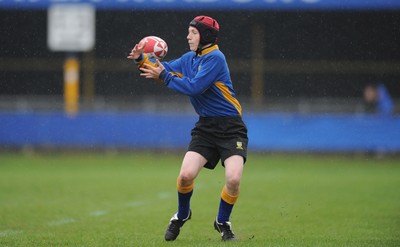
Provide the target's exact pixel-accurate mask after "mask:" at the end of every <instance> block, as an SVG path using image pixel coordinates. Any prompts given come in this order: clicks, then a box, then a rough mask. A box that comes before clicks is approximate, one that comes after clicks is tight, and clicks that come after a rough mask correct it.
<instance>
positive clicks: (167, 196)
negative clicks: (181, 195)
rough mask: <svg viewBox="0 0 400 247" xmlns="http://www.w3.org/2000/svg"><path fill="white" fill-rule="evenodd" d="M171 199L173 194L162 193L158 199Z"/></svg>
mask: <svg viewBox="0 0 400 247" xmlns="http://www.w3.org/2000/svg"><path fill="white" fill-rule="evenodd" d="M170 197H171V193H170V192H160V193H158V198H160V199H168V198H170Z"/></svg>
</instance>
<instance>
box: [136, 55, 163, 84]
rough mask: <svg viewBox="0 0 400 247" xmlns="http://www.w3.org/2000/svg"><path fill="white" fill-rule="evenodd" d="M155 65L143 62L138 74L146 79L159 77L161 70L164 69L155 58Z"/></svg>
mask: <svg viewBox="0 0 400 247" xmlns="http://www.w3.org/2000/svg"><path fill="white" fill-rule="evenodd" d="M156 64H157V67H153V66H151V65H150V64H146V63H144V64H143V67H142V68H140V71H142V73H140V76H143V77H145V78H148V79H158V78H160V74H161V72H162V71H163V70H164V69H165V68H164V66H163V65H162V63H160V60H158V59H157V60H156Z"/></svg>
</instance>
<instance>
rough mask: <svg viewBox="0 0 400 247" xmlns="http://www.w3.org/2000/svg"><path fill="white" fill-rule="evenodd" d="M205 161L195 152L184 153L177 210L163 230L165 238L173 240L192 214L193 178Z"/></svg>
mask: <svg viewBox="0 0 400 247" xmlns="http://www.w3.org/2000/svg"><path fill="white" fill-rule="evenodd" d="M206 163H207V160H206V159H205V158H204V157H203V156H202V155H200V154H198V153H196V152H193V151H188V152H187V153H186V154H185V157H184V158H183V162H182V166H181V170H180V172H179V176H178V178H177V189H178V212H177V213H176V214H175V215H173V216H172V218H171V220H170V222H169V224H168V227H167V231H166V232H165V240H167V241H173V240H175V239H176V238H177V237H178V235H179V233H180V229H181V227H182V226H183V224H185V222H186V221H188V220H189V219H190V217H191V215H192V213H191V210H190V198H191V197H192V194H193V185H194V180H195V178H196V177H197V175H198V174H199V172H200V170H201V168H202V167H203V166H204V165H205V164H206Z"/></svg>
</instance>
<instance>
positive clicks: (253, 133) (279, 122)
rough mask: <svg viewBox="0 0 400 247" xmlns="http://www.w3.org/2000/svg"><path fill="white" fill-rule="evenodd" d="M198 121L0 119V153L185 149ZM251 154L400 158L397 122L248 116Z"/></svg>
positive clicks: (173, 117)
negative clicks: (20, 150)
mask: <svg viewBox="0 0 400 247" xmlns="http://www.w3.org/2000/svg"><path fill="white" fill-rule="evenodd" d="M196 121H197V116H195V115H194V114H190V115H189V114H179V113H146V112H125V113H121V112H86V113H79V114H78V115H77V116H76V117H72V118H71V117H68V116H66V115H65V114H64V113H62V112H41V113H33V112H32V113H29V112H26V113H18V112H8V113H7V112H2V113H0V148H1V147H5V148H7V147H11V148H18V147H26V146H28V147H55V148H64V147H67V148H69V147H72V148H131V149H171V148H172V149H175V148H176V149H185V148H186V147H187V145H188V143H189V141H190V130H191V129H192V128H193V126H194V124H195V122H196ZM244 121H245V123H246V125H247V127H248V130H249V150H250V151H285V152H378V153H386V152H394V153H399V152H400V117H399V116H388V117H382V116H378V115H351V114H349V115H345V114H342V115H340V114H317V115H302V114H283V113H275V114H274V113H253V114H252V113H248V114H247V115H246V116H244Z"/></svg>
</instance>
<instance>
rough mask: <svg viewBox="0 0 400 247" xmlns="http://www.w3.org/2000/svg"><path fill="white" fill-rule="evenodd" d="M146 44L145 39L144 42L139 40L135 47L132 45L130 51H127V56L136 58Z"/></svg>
mask: <svg viewBox="0 0 400 247" xmlns="http://www.w3.org/2000/svg"><path fill="white" fill-rule="evenodd" d="M146 45H147V40H146V41H144V42H139V44H136V45H135V47H133V49H132V51H131V53H129V55H128V57H127V58H129V59H138V58H139V57H140V55H142V53H143V51H144V48H145V47H146Z"/></svg>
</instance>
